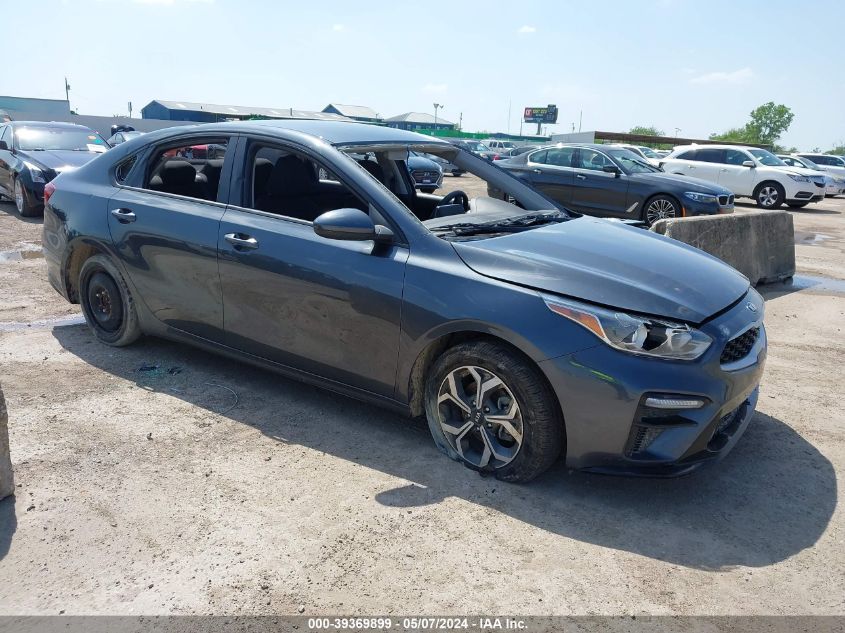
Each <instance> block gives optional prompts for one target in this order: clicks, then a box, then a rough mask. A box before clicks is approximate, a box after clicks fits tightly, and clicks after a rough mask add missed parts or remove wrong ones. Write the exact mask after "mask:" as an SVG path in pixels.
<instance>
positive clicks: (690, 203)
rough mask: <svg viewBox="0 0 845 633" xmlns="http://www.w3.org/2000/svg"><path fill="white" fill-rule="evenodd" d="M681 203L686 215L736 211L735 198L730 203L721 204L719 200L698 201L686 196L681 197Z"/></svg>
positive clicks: (718, 213)
mask: <svg viewBox="0 0 845 633" xmlns="http://www.w3.org/2000/svg"><path fill="white" fill-rule="evenodd" d="M731 198H733V196H731ZM681 205H682V206H683V208H684V217H692V216H696V215H720V214H725V213H733V212H734V205H733V200H731V202H730V204H719V203H718V202H696V201H695V200H690V199H689V198H686V197H684V198H682V199H681Z"/></svg>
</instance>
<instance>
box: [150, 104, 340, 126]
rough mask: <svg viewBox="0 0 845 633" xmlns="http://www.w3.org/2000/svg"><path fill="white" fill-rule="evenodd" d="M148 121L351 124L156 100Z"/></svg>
mask: <svg viewBox="0 0 845 633" xmlns="http://www.w3.org/2000/svg"><path fill="white" fill-rule="evenodd" d="M141 116H142V117H143V118H145V119H160V120H164V121H195V122H197V123H216V122H218V121H237V120H244V119H323V120H327V121H349V120H350V119H348V118H347V117H345V116H341V115H339V114H332V113H327V112H312V111H310V110H295V109H293V108H258V107H247V106H234V105H218V104H214V103H194V102H191V101H162V100H160V99H155V100H153V101H150V102H149V103H148V104H147V105H145V106H144V107H143V108H141Z"/></svg>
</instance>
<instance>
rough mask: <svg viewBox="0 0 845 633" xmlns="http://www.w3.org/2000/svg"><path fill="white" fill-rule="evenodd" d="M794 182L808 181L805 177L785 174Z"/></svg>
mask: <svg viewBox="0 0 845 633" xmlns="http://www.w3.org/2000/svg"><path fill="white" fill-rule="evenodd" d="M786 175H787V176H789V177H790V178H792V180H794V181H795V182H810V179H809V178H807V176H799V175H798V174H786Z"/></svg>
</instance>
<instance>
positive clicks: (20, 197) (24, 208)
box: [14, 178, 39, 218]
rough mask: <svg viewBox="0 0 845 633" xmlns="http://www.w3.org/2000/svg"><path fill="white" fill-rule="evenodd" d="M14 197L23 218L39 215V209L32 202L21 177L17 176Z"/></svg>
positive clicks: (19, 213)
mask: <svg viewBox="0 0 845 633" xmlns="http://www.w3.org/2000/svg"><path fill="white" fill-rule="evenodd" d="M14 199H15V208H16V209H17V210H18V215H20V216H21V217H22V218H31V217H34V216H36V215H38V211H39V209H38V207H36V206H33V205H32V203H31V202H30V200H29V197H28V196H27V195H26V190H25V189H24V187H23V185H22V184H21V181H20V178H15V185H14Z"/></svg>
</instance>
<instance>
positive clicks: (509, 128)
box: [508, 99, 512, 134]
mask: <svg viewBox="0 0 845 633" xmlns="http://www.w3.org/2000/svg"><path fill="white" fill-rule="evenodd" d="M511 103H512V99H508V134H510V133H511Z"/></svg>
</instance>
